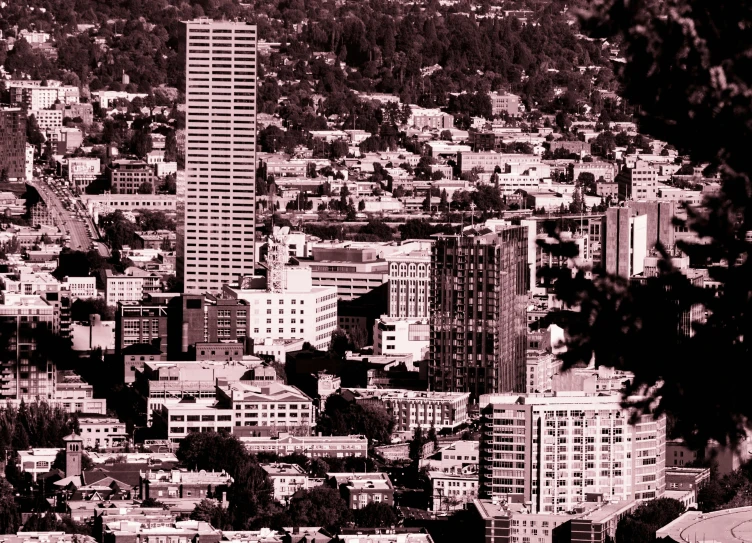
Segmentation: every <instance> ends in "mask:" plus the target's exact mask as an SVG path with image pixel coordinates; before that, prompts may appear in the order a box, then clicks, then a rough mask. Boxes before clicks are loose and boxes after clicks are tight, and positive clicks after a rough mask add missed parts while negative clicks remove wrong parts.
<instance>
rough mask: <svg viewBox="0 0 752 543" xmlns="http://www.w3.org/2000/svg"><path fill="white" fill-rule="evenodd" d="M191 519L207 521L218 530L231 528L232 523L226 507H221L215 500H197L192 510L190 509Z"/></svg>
mask: <svg viewBox="0 0 752 543" xmlns="http://www.w3.org/2000/svg"><path fill="white" fill-rule="evenodd" d="M191 520H199V521H201V522H208V523H209V524H211V525H212V526H214V527H215V528H219V529H220V530H231V529H232V523H231V519H230V515H229V512H228V510H227V508H226V507H223V506H222V505H221V504H219V503H218V502H217V501H215V500H207V499H203V500H201V501H200V502H198V503H197V504H196V507H195V508H194V509H193V511H191Z"/></svg>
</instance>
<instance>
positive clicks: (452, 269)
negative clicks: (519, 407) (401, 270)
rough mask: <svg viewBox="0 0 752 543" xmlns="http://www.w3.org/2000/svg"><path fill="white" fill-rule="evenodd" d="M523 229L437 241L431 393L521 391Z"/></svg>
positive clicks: (524, 338)
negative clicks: (434, 391)
mask: <svg viewBox="0 0 752 543" xmlns="http://www.w3.org/2000/svg"><path fill="white" fill-rule="evenodd" d="M527 260H528V259H527V227H524V226H505V227H502V228H501V230H500V231H496V232H492V233H488V234H482V235H477V234H475V233H466V234H463V235H459V236H440V237H439V238H438V240H437V242H436V245H435V246H434V248H433V253H432V257H431V264H432V267H433V270H432V280H431V281H432V283H431V284H432V300H431V318H432V324H431V344H430V355H429V361H430V362H429V370H428V371H429V374H428V379H429V383H430V385H431V389H432V390H437V391H444V392H451V391H454V392H470V393H471V394H472V396H473V397H478V396H480V395H481V394H486V393H489V392H500V391H519V392H521V391H524V390H525V351H526V347H527V324H526V319H525V309H526V303H527V290H528V285H527V282H528V279H529V272H528V261H527Z"/></svg>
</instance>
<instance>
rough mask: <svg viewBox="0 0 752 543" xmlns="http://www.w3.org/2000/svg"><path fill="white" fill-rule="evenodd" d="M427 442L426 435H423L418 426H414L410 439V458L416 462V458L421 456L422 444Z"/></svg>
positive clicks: (418, 458)
mask: <svg viewBox="0 0 752 543" xmlns="http://www.w3.org/2000/svg"><path fill="white" fill-rule="evenodd" d="M426 443H428V440H427V439H426V436H424V435H423V430H422V429H421V428H420V426H418V427H416V428H415V432H414V433H413V439H412V441H410V451H409V454H410V460H412V461H413V462H415V463H417V462H418V460H420V459H421V458H423V446H424V445H425V444H426Z"/></svg>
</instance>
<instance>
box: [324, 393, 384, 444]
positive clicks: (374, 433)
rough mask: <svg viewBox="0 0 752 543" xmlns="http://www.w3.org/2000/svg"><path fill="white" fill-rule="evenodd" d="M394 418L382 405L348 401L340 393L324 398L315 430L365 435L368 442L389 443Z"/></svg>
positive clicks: (335, 433)
mask: <svg viewBox="0 0 752 543" xmlns="http://www.w3.org/2000/svg"><path fill="white" fill-rule="evenodd" d="M393 429H394V419H393V418H392V417H391V416H390V415H389V414H388V413H387V412H386V410H385V409H384V408H382V407H377V406H373V405H367V404H359V403H357V402H348V401H347V400H346V399H345V398H343V397H342V396H341V395H340V394H333V395H331V396H329V397H328V398H327V400H326V404H325V406H324V410H323V413H322V414H321V416H320V417H319V421H318V424H317V425H316V430H317V431H318V432H321V433H322V434H325V435H335V436H336V435H350V434H352V433H356V434H363V435H365V436H366V437H367V438H368V439H369V441H370V442H373V441H378V442H381V443H389V441H390V437H391V435H392V430H393Z"/></svg>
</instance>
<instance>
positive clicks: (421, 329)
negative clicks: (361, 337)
mask: <svg viewBox="0 0 752 543" xmlns="http://www.w3.org/2000/svg"><path fill="white" fill-rule="evenodd" d="M430 342H431V319H430V318H428V317H423V318H391V317H386V316H384V315H382V317H381V318H380V319H376V320H375V322H374V324H373V354H375V355H378V356H380V355H390V354H410V355H412V357H413V360H415V361H418V360H426V359H427V358H428V354H429V347H430Z"/></svg>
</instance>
